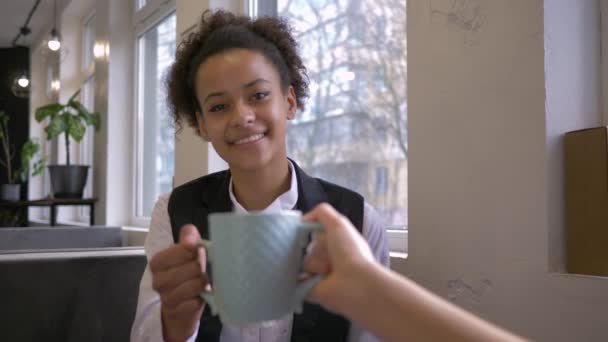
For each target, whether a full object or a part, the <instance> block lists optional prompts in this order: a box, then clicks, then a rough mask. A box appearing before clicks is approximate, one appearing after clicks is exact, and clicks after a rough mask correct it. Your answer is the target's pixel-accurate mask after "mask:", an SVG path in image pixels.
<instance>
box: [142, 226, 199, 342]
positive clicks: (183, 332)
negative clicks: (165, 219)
mask: <svg viewBox="0 0 608 342" xmlns="http://www.w3.org/2000/svg"><path fill="white" fill-rule="evenodd" d="M200 238H201V237H200V235H199V233H198V230H197V229H196V227H195V226H194V225H191V224H189V225H185V226H183V227H182V228H181V230H180V237H179V242H178V243H177V244H175V245H173V246H171V247H169V248H167V249H165V250H163V251H160V252H159V253H157V254H156V255H155V256H154V257H153V258H152V260H150V271H151V272H152V287H153V288H154V290H155V291H156V292H158V294H159V295H160V300H161V318H162V324H163V337H164V339H165V340H166V341H184V340H186V339H188V338H189V337H190V336H192V335H193V334H194V332H195V329H196V327H197V324H198V322H199V320H200V318H201V315H202V312H203V308H204V303H203V301H202V299H201V297H200V293H201V292H202V291H203V290H205V288H206V287H207V284H208V282H207V276H206V274H205V268H206V262H207V257H206V252H205V250H204V249H203V248H199V247H198V241H199V240H200Z"/></svg>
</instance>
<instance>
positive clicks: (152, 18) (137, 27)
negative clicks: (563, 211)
mask: <svg viewBox="0 0 608 342" xmlns="http://www.w3.org/2000/svg"><path fill="white" fill-rule="evenodd" d="M135 5H136V3H135V1H134V2H133V6H134V8H135ZM173 14H176V4H175V0H168V1H159V0H154V1H148V2H147V3H146V5H145V6H144V7H142V8H141V9H140V10H139V11H135V10H134V15H133V29H134V32H135V39H134V42H133V49H134V54H133V58H134V61H133V65H134V69H133V77H134V78H133V79H134V82H133V94H135V96H134V97H133V98H134V101H133V129H134V133H135V134H133V141H132V146H133V153H134V156H135V158H133V165H132V170H133V174H132V184H133V189H132V190H133V196H132V211H131V215H130V216H131V224H132V225H134V226H137V227H149V226H150V220H151V217H150V216H143V215H139V213H140V207H141V206H142V201H143V195H142V192H141V189H142V187H143V178H142V171H143V170H142V164H143V153H142V150H141V149H142V145H143V136H144V134H143V133H144V132H143V125H142V122H143V116H142V113H141V111H140V108H141V100H142V99H141V96H140V94H141V93H140V91H141V89H140V75H141V70H140V69H141V63H140V51H139V50H140V49H139V39H140V38H141V37H142V36H143V35H144V34H146V32H148V31H149V30H150V29H152V28H154V27H155V26H156V25H157V24H159V23H160V22H162V21H163V20H164V19H166V18H167V17H169V16H170V15H173ZM176 42H177V32H176Z"/></svg>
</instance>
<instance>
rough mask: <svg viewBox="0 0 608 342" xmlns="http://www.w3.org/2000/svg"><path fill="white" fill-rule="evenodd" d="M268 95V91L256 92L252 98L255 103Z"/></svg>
mask: <svg viewBox="0 0 608 342" xmlns="http://www.w3.org/2000/svg"><path fill="white" fill-rule="evenodd" d="M269 94H270V92H269V91H263V92H257V93H255V94H253V96H252V98H253V99H254V100H256V101H259V100H263V99H264V98H266V96H268V95H269Z"/></svg>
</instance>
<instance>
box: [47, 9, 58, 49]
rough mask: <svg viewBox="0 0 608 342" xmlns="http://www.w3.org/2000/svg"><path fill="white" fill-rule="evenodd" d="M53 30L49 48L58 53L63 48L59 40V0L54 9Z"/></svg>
mask: <svg viewBox="0 0 608 342" xmlns="http://www.w3.org/2000/svg"><path fill="white" fill-rule="evenodd" d="M53 17H54V18H53V20H54V22H53V29H52V30H51V39H50V40H49V42H48V47H49V49H50V50H51V51H57V50H59V49H60V48H61V41H60V40H59V32H57V0H55V5H54V9H53Z"/></svg>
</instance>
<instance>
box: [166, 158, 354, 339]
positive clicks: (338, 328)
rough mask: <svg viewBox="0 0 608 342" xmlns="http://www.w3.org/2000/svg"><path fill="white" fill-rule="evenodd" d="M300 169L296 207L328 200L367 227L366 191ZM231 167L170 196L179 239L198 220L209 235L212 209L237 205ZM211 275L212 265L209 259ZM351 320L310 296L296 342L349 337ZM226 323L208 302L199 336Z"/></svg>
mask: <svg viewBox="0 0 608 342" xmlns="http://www.w3.org/2000/svg"><path fill="white" fill-rule="evenodd" d="M292 163H293V165H294V169H295V171H296V175H297V183H298V201H297V203H296V206H295V208H294V209H297V210H300V211H302V212H303V213H306V212H308V211H310V210H311V209H313V208H314V207H315V206H316V205H317V204H319V203H321V202H328V203H330V204H331V205H332V206H333V207H334V208H336V209H337V210H338V211H339V212H340V213H342V214H343V215H344V216H346V217H348V218H349V219H350V221H351V222H352V223H353V225H354V226H355V227H356V228H357V229H358V230H359V231H361V229H362V226H363V206H364V201H363V197H362V196H361V195H359V194H357V193H356V192H353V191H351V190H348V189H345V188H342V187H340V186H337V185H335V184H331V183H329V182H326V181H323V180H321V179H318V178H312V177H310V176H308V175H307V174H305V173H304V171H302V170H301V169H300V168H299V167H298V166H297V165H296V163H295V162H293V161H292ZM229 181H230V172H229V171H221V172H217V173H213V174H210V175H207V176H204V177H201V178H198V179H195V180H193V181H191V182H188V183H186V184H184V185H181V186H179V187H177V188H175V189H174V190H173V192H172V193H171V197H170V199H169V217H170V219H171V229H172V232H173V239H174V241H177V240H178V239H179V229H180V228H181V227H182V226H183V225H185V224H189V223H192V224H194V225H195V226H196V227H197V229H198V231H199V232H200V234H201V237H202V238H203V239H208V238H209V232H208V228H207V215H208V214H209V213H214V212H227V211H231V210H232V202H231V201H230V196H229V194H228V184H229ZM207 270H208V273H209V277H210V278H212V277H213V275H212V270H211V268H210V265H207ZM349 327H350V323H349V322H348V321H347V320H346V319H345V318H344V317H342V316H338V315H335V314H332V313H330V312H328V311H326V310H325V309H323V308H322V307H321V306H319V305H315V304H311V303H308V302H305V303H304V305H303V311H302V314H295V315H294V317H293V326H292V332H291V341H292V342H304V341H315V342H316V341H318V342H324V341H327V342H340V341H347V339H348V330H349ZM221 330H222V323H221V322H220V320H219V318H218V317H217V316H212V315H211V311H210V309H209V306H206V307H205V310H204V312H203V315H202V317H201V322H200V326H199V331H198V337H197V341H205V342H208V341H212V342H214V341H219V340H220V333H221Z"/></svg>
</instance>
